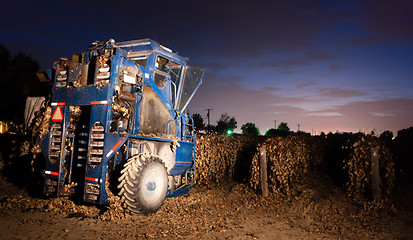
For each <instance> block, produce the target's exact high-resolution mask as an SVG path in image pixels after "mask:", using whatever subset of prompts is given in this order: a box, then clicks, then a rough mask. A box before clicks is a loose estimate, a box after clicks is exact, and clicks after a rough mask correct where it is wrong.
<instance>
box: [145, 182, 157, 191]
mask: <svg viewBox="0 0 413 240" xmlns="http://www.w3.org/2000/svg"><path fill="white" fill-rule="evenodd" d="M146 188H147V189H148V190H149V191H153V190H155V188H156V183H155V182H148V184H147V185H146Z"/></svg>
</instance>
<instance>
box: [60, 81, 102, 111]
mask: <svg viewBox="0 0 413 240" xmlns="http://www.w3.org/2000/svg"><path fill="white" fill-rule="evenodd" d="M107 99H108V86H95V85H90V86H82V87H77V88H72V87H70V88H57V89H55V90H54V93H53V97H52V102H64V103H65V104H66V105H70V106H86V105H90V102H92V101H105V100H107Z"/></svg>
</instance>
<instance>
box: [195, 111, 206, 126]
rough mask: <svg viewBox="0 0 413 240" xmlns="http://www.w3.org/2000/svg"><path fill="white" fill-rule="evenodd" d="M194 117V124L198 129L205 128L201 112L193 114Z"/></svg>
mask: <svg viewBox="0 0 413 240" xmlns="http://www.w3.org/2000/svg"><path fill="white" fill-rule="evenodd" d="M192 118H193V119H194V126H195V129H196V130H202V129H205V123H204V119H203V118H202V116H201V114H199V113H194V114H192Z"/></svg>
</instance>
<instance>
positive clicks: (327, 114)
mask: <svg viewBox="0 0 413 240" xmlns="http://www.w3.org/2000/svg"><path fill="white" fill-rule="evenodd" d="M305 115H307V116H319V117H341V116H344V115H343V114H341V113H339V112H311V113H307V114H305Z"/></svg>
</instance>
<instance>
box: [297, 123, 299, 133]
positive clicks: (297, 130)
mask: <svg viewBox="0 0 413 240" xmlns="http://www.w3.org/2000/svg"><path fill="white" fill-rule="evenodd" d="M299 131H300V124H298V130H297V132H299Z"/></svg>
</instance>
